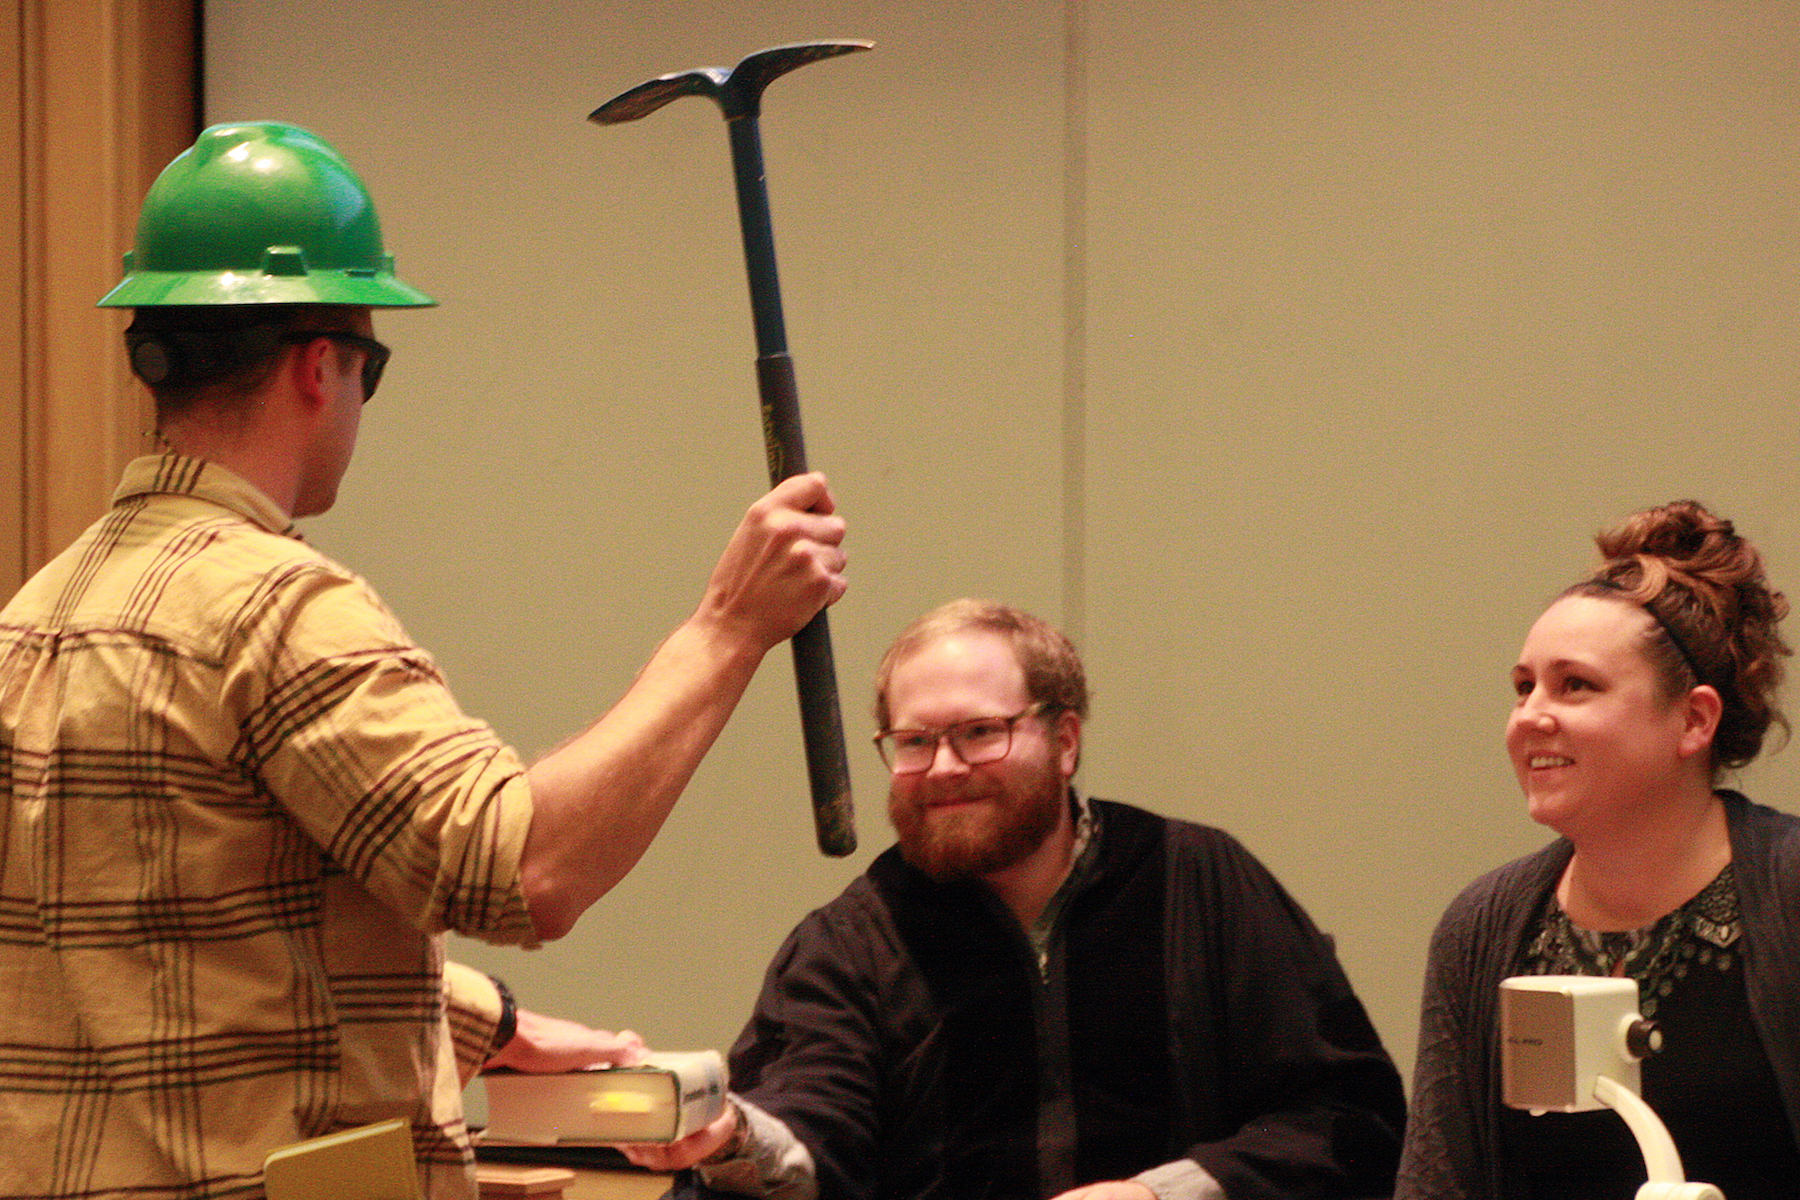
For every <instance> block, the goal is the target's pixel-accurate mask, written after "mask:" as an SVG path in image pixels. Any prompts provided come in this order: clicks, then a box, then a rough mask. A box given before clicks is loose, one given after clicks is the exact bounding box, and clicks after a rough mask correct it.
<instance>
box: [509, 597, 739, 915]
mask: <svg viewBox="0 0 1800 1200" xmlns="http://www.w3.org/2000/svg"><path fill="white" fill-rule="evenodd" d="M765 652H766V647H759V646H757V645H755V644H754V643H753V642H751V641H750V640H749V639H746V638H741V637H735V636H733V635H732V633H731V631H729V630H726V629H721V628H719V627H718V626H716V625H714V624H710V623H708V622H705V621H702V620H700V619H699V618H695V619H690V620H689V621H687V622H686V623H684V624H683V625H681V626H680V627H678V628H677V629H676V630H675V632H674V633H672V634H670V635H669V637H668V639H667V640H665V641H664V642H663V644H662V645H661V646H660V647H658V648H657V651H656V653H655V654H654V655H653V656H652V657H651V659H650V662H649V663H648V664H647V665H646V666H645V667H644V669H643V671H642V672H641V673H639V675H638V677H637V679H636V680H635V681H634V682H633V684H632V686H631V688H630V690H629V691H627V692H626V693H625V695H624V696H623V697H622V698H621V699H620V700H619V702H618V703H617V704H616V705H614V706H613V708H612V709H611V711H609V712H608V713H607V714H606V715H605V716H604V717H602V718H601V719H600V720H599V721H597V722H595V723H594V724H593V725H591V726H589V727H588V729H587V730H586V731H585V732H583V733H581V734H580V735H578V736H577V737H575V738H573V739H571V740H570V741H568V742H566V743H564V744H563V745H562V746H560V747H558V748H557V749H556V750H554V751H552V752H551V753H550V754H548V755H546V756H545V757H544V758H543V759H541V760H540V761H539V762H538V763H536V764H535V765H534V766H532V767H531V769H530V771H529V772H528V777H529V779H530V781H531V790H532V803H533V812H532V819H531V829H530V831H529V833H528V834H527V835H526V839H525V852H524V860H523V863H522V866H521V875H522V877H523V881H524V888H525V895H526V902H527V904H528V905H529V906H530V909H531V915H532V921H533V923H534V924H535V925H536V926H537V930H538V934H539V936H540V937H543V938H545V939H549V938H556V937H561V936H562V935H563V934H564V933H567V932H568V930H569V929H570V928H571V927H572V926H573V925H574V924H575V920H576V918H577V917H579V916H580V915H581V914H582V913H583V912H585V911H586V910H587V908H588V906H589V905H591V904H592V903H593V902H594V901H595V900H598V899H599V898H600V897H601V896H603V895H605V894H606V893H607V892H608V891H609V890H611V889H612V887H613V885H615V884H616V883H618V882H619V880H621V879H623V878H624V877H625V875H626V873H627V872H629V871H630V870H631V868H632V867H633V866H634V865H636V863H637V861H638V859H639V858H641V857H642V856H643V853H644V851H645V850H646V849H647V848H648V847H649V845H650V843H651V841H652V840H653V839H654V838H655V837H656V834H657V831H658V830H660V829H661V828H662V825H663V822H664V820H666V819H667V818H668V815H669V812H670V810H671V809H673V808H674V806H675V802H676V800H678V799H679V798H680V796H681V792H682V789H683V788H685V787H686V786H687V784H688V781H689V780H690V779H691V778H692V777H693V773H694V770H695V768H697V767H698V766H699V764H700V760H701V759H702V758H703V757H704V756H705V755H706V752H707V750H709V749H710V748H711V747H712V744H713V742H714V741H715V740H716V739H717V738H718V736H719V732H720V730H722V729H723V728H724V727H725V723H726V721H727V720H728V719H729V718H730V716H731V713H732V710H733V709H735V708H736V707H737V703H738V700H739V699H740V698H741V697H742V696H743V693H744V689H745V688H746V687H747V686H748V685H749V682H750V679H751V677H752V676H754V675H755V673H756V668H757V664H758V663H759V662H760V661H761V659H762V656H763V654H764V653H765Z"/></svg>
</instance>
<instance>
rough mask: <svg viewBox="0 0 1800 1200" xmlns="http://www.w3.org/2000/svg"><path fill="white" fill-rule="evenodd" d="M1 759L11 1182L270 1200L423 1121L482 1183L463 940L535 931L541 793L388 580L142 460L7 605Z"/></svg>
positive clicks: (427, 1141)
mask: <svg viewBox="0 0 1800 1200" xmlns="http://www.w3.org/2000/svg"><path fill="white" fill-rule="evenodd" d="M0 756H3V769H0V788H3V789H4V795H3V796H0V1004H4V1008H3V1010H0V1194H6V1195H13V1196H18V1195H31V1196H69V1197H77V1196H80V1197H97V1196H102V1195H105V1196H121V1195H126V1194H129V1195H130V1196H133V1197H136V1198H139V1200H164V1198H170V1200H173V1198H176V1197H181V1198H186V1197H215V1196H256V1195H259V1194H260V1193H261V1169H262V1161H263V1158H264V1156H265V1155H266V1154H267V1152H268V1151H269V1150H271V1149H273V1148H275V1147H276V1146H279V1145H283V1144H286V1143H289V1142H293V1141H297V1140H300V1139H302V1138H307V1137H313V1136H316V1135H318V1134H322V1133H326V1132H330V1131H332V1130H334V1129H339V1128H344V1127H346V1126H351V1125H357V1124H362V1123H364V1122H367V1121H374V1120H381V1119H385V1118H388V1117H394V1116H402V1117H405V1118H407V1119H409V1120H410V1121H411V1123H412V1126H413V1130H414V1142H415V1148H416V1150H417V1156H418V1159H419V1162H420V1167H421V1175H422V1178H423V1181H424V1182H425V1184H426V1188H427V1192H428V1194H430V1195H433V1196H436V1197H455V1196H469V1195H473V1193H474V1190H475V1189H474V1183H473V1177H472V1171H471V1169H470V1167H469V1163H470V1161H471V1160H470V1156H469V1143H468V1134H467V1131H466V1129H465V1128H464V1126H463V1118H462V1103H461V1080H462V1077H464V1076H465V1075H466V1073H467V1072H468V1071H469V1070H470V1069H472V1066H473V1063H472V1062H471V1061H470V1060H471V1059H477V1060H478V1059H479V1057H481V1055H482V1054H483V1053H484V1052H485V1041H484V1038H485V1036H486V1033H487V1032H488V1031H489V1026H488V1025H484V1024H483V1019H482V1018H481V1017H480V1016H479V1009H480V1006H481V1004H483V1003H486V1004H491V1003H492V999H491V997H489V998H483V999H478V1000H477V1002H476V1003H475V1005H474V1007H473V1009H471V1010H469V1011H460V1010H457V1009H454V1008H453V1007H452V1006H448V1005H447V1004H446V994H447V993H446V984H445V976H444V970H445V964H444V959H443V938H442V936H441V935H442V933H443V932H444V931H446V930H456V931H459V932H463V933H468V934H472V935H474V936H477V937H481V938H484V939H486V940H489V941H496V942H508V943H518V944H526V945H529V944H532V943H533V940H534V934H533V931H532V927H531V923H530V919H529V915H528V913H527V912H526V908H525V902H524V897H523V895H522V893H521V891H520V886H519V856H520V852H521V850H522V848H523V845H524V839H525V833H526V830H527V828H528V826H529V823H530V816H531V799H530V793H529V790H528V786H527V783H526V780H525V775H524V767H523V765H522V764H521V763H520V762H519V760H518V759H517V757H516V756H515V755H514V754H513V753H512V752H511V751H510V750H508V749H507V748H506V746H505V745H503V744H502V743H501V741H500V740H499V739H498V737H496V736H495V734H494V733H493V731H492V730H490V729H489V728H488V727H487V726H486V725H484V724H482V723H480V722H478V721H475V720H472V719H470V718H468V717H466V716H465V715H463V713H462V712H461V711H460V710H459V709H458V708H457V706H456V703H455V701H454V700H453V699H452V697H451V696H450V693H449V691H448V690H447V688H446V687H445V686H444V683H443V680H442V679H441V677H440V676H439V673H438V671H437V669H436V667H435V666H434V664H433V663H432V661H431V659H430V658H429V656H427V655H426V654H425V652H424V651H422V650H420V649H419V648H417V647H416V646H414V645H413V644H412V643H411V642H410V641H409V640H408V638H407V637H406V635H405V633H404V632H403V630H402V629H401V628H400V625H399V623H398V622H397V621H396V620H395V619H394V618H393V616H392V615H391V614H390V613H389V612H388V611H387V609H386V608H385V607H384V606H383V605H382V603H381V602H380V600H379V599H378V598H377V597H376V596H375V595H374V593H373V592H372V591H371V590H370V589H369V588H368V586H367V585H366V584H364V583H363V582H362V580H360V579H359V578H357V577H356V576H355V575H353V574H352V573H350V572H349V571H347V570H345V569H344V568H342V567H340V566H338V565H337V564H335V563H333V562H331V561H330V560H329V559H327V558H325V557H324V556H323V555H320V554H319V553H317V552H316V551H314V550H312V549H311V548H309V547H308V546H306V545H305V543H303V542H302V541H300V540H299V538H298V537H297V536H296V535H295V534H294V532H293V530H292V527H291V525H290V522H289V521H288V519H287V517H286V515H285V514H284V513H283V512H282V511H281V510H280V508H279V507H278V506H277V505H275V504H274V503H273V502H272V501H270V500H269V499H268V498H267V497H265V496H264V495H262V494H261V493H260V492H258V491H256V490H255V489H254V488H252V487H251V486H250V485H249V484H247V483H245V482H244V481H243V480H241V479H239V478H237V477H236V476H235V475H232V474H231V473H229V472H227V471H225V470H223V469H221V468H219V467H218V466H216V465H209V464H205V463H202V462H200V461H197V460H194V459H189V458H182V457H179V456H174V455H166V456H162V457H151V458H143V459H139V460H137V461H136V462H134V463H132V464H131V465H130V467H129V468H128V470H127V472H126V475H125V478H124V481H123V482H122V483H121V485H120V487H119V490H118V493H117V495H116V496H115V497H114V503H113V507H112V509H111V511H110V512H109V513H108V514H106V515H105V516H104V517H102V518H101V519H100V520H99V521H97V522H96V523H95V524H94V526H93V527H92V528H90V529H89V530H88V531H87V533H85V534H84V535H83V536H82V537H81V538H80V539H79V540H78V541H77V542H76V543H75V544H74V545H73V546H72V547H70V548H69V549H68V550H67V551H65V552H64V553H63V554H61V555H60V556H59V557H57V558H56V559H55V560H54V561H53V562H51V563H50V564H49V565H48V566H46V567H45V568H44V569H43V570H42V571H41V572H39V573H38V575H37V576H36V577H34V578H33V579H32V580H31V581H30V582H29V583H27V584H26V586H25V587H24V588H23V589H22V590H21V591H20V592H19V593H18V595H17V596H16V597H15V598H14V599H13V601H12V602H11V603H10V604H9V605H7V607H6V608H5V610H4V612H0ZM470 1011H473V1012H475V1013H476V1014H477V1015H474V1016H471V1015H469V1013H470ZM459 1044H460V1046H461V1054H462V1059H463V1061H462V1063H461V1064H460V1068H461V1069H460V1070H459V1063H458V1061H457V1056H458V1046H459Z"/></svg>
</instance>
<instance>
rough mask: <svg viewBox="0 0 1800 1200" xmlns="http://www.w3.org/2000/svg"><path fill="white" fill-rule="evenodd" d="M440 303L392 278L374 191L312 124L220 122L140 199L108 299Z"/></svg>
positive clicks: (112, 304)
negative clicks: (132, 238) (120, 275)
mask: <svg viewBox="0 0 1800 1200" xmlns="http://www.w3.org/2000/svg"><path fill="white" fill-rule="evenodd" d="M436 303H437V301H435V300H433V299H432V298H431V297H430V296H427V295H426V294H425V293H424V292H421V291H419V290H418V289H416V288H414V287H411V286H410V285H408V284H405V283H402V282H401V281H400V280H399V279H397V278H395V276H394V258H393V255H391V254H388V253H387V252H386V251H385V250H383V249H382V245H381V223H380V221H379V220H377V218H376V216H375V205H374V203H373V202H372V201H371V200H370V199H369V192H368V189H367V188H365V187H364V186H363V182H362V180H361V179H359V178H357V175H356V172H355V171H354V170H352V169H351V167H350V164H349V163H347V162H345V161H344V158H343V156H342V155H340V154H339V153H338V152H337V151H336V150H335V149H333V148H332V147H331V145H330V144H329V143H328V142H326V141H325V140H324V139H323V138H321V137H319V136H318V135H317V134H315V133H310V132H308V131H307V130H304V129H301V128H300V127H298V126H296V125H283V124H279V123H277V122H273V121H256V122H248V123H243V124H233V125H214V126H213V127H211V128H210V129H208V130H206V131H205V132H204V133H202V134H201V135H200V138H199V140H198V141H196V142H195V143H194V144H193V145H192V146H191V147H189V148H188V149H187V150H185V151H183V152H182V153H181V154H180V155H179V156H177V157H176V159H175V161H174V162H171V163H170V164H169V165H168V166H167V167H165V168H163V172H162V174H161V175H159V176H157V178H156V182H155V183H153V184H151V185H150V193H149V195H147V196H145V197H144V208H143V211H142V212H141V213H140V214H139V215H138V227H137V244H136V246H135V248H133V249H132V250H130V251H129V252H127V253H126V255H125V278H124V279H123V280H121V281H120V283H119V285H118V286H117V287H115V288H113V290H112V291H110V292H108V293H106V295H104V296H102V297H101V298H100V307H102V308H161V307H166V306H170V305H212V304H346V305H366V306H368V307H371V308H424V307H426V306H428V305H432V304H436Z"/></svg>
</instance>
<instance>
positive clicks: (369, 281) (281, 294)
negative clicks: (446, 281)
mask: <svg viewBox="0 0 1800 1200" xmlns="http://www.w3.org/2000/svg"><path fill="white" fill-rule="evenodd" d="M201 304H208V305H210V304H340V305H354V306H361V307H367V308H431V307H433V306H435V305H436V304H437V301H436V300H433V299H432V298H431V297H430V296H427V295H426V294H425V293H424V292H421V291H420V290H419V289H417V288H415V287H413V286H412V285H411V284H407V283H402V282H401V281H400V280H399V279H397V278H395V277H394V276H392V275H388V274H363V273H361V272H351V271H313V272H310V273H309V274H306V275H303V276H294V275H267V274H264V273H263V272H261V271H216V272H196V271H134V272H132V273H131V274H130V275H128V276H126V277H125V279H124V280H122V281H121V282H120V283H119V284H118V286H117V287H115V288H113V290H112V291H110V292H108V293H106V295H104V296H102V297H100V301H99V307H101V308H161V307H164V306H168V305H201Z"/></svg>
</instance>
